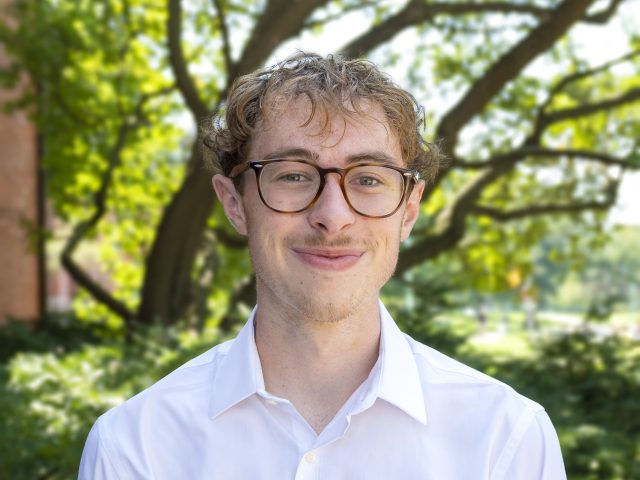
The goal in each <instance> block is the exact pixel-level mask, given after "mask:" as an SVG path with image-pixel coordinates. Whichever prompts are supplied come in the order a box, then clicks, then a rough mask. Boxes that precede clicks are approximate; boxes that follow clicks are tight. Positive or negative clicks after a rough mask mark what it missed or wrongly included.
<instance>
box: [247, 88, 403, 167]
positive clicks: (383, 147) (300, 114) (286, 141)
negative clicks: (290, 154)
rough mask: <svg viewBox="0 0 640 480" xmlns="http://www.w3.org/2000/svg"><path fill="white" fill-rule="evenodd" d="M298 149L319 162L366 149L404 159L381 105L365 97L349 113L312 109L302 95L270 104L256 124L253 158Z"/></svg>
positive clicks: (360, 153)
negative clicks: (272, 105)
mask: <svg viewBox="0 0 640 480" xmlns="http://www.w3.org/2000/svg"><path fill="white" fill-rule="evenodd" d="M350 110H351V111H353V109H350ZM312 113H313V115H312ZM296 149H300V150H306V151H308V152H309V153H310V154H311V155H312V156H313V157H314V158H317V160H318V162H319V163H331V164H337V163H341V160H342V161H344V159H345V158H347V157H353V156H354V155H355V156H357V155H362V154H366V153H367V152H378V153H382V154H384V155H385V156H386V157H388V158H391V159H394V160H395V162H394V163H398V164H402V163H403V162H402V154H401V149H400V143H399V141H398V138H397V136H396V135H395V133H394V132H393V130H392V129H391V128H390V127H389V123H388V120H387V117H386V115H385V113H384V111H383V109H382V107H381V106H380V105H379V104H377V103H374V102H370V101H366V100H363V101H361V102H360V103H359V105H358V112H355V111H354V112H353V114H352V115H348V116H346V115H344V114H340V113H337V112H335V111H331V110H328V109H327V108H321V107H319V106H318V107H317V108H316V110H315V112H313V111H312V106H311V102H310V101H309V100H308V99H306V98H301V97H299V98H297V99H295V100H292V101H290V102H287V103H286V104H285V105H279V106H275V107H271V108H268V109H267V110H266V111H265V113H264V116H263V119H262V120H261V121H260V122H259V123H258V125H257V126H256V130H255V132H254V135H253V138H252V141H251V146H250V150H249V154H250V158H251V159H260V158H266V157H270V156H271V157H273V156H274V155H276V156H277V154H278V152H281V151H282V152H284V151H287V150H296Z"/></svg>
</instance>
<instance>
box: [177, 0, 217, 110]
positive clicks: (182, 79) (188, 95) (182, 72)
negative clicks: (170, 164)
mask: <svg viewBox="0 0 640 480" xmlns="http://www.w3.org/2000/svg"><path fill="white" fill-rule="evenodd" d="M168 2H169V3H168V6H169V16H168V19H167V35H168V39H167V40H168V44H169V63H170V65H171V70H172V71H173V75H174V76H175V79H176V85H177V86H178V89H179V90H180V93H181V94H182V97H183V98H184V101H185V103H186V104H187V107H188V108H189V110H190V111H191V114H192V115H193V117H194V118H195V119H196V122H199V121H200V120H201V119H203V118H204V117H206V115H207V112H208V109H207V106H206V105H205V103H204V102H203V101H202V99H201V98H200V96H199V94H198V91H197V90H196V86H195V84H194V83H193V80H192V79H191V76H190V75H189V72H188V71H187V66H186V63H185V60H184V56H183V54H182V46H181V40H182V5H181V0H168Z"/></svg>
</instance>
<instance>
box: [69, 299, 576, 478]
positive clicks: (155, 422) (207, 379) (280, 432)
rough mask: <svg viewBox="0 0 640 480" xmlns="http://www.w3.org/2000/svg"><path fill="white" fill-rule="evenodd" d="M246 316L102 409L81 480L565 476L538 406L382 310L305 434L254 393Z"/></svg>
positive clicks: (258, 372) (286, 411)
mask: <svg viewBox="0 0 640 480" xmlns="http://www.w3.org/2000/svg"><path fill="white" fill-rule="evenodd" d="M254 316H255V309H254V312H253V314H252V315H251V318H250V319H249V321H248V322H247V324H246V325H245V326H244V328H243V329H242V331H241V332H240V334H239V335H238V337H237V338H236V339H235V340H231V341H229V342H226V343H223V344H221V345H218V346H216V347H214V348H212V349H211V350H209V351H208V352H206V353H204V354H202V355H200V356H199V357H197V358H195V359H193V360H191V361H190V362H188V363H186V364H185V365H183V366H182V367H180V368H178V369H177V370H175V371H174V372H173V373H171V374H170V375H168V376H167V377H165V378H164V379H162V380H160V381H159V382H158V383H156V384H155V385H153V386H152V387H150V388H148V389H147V390H145V391H143V392H141V393H140V394H138V395H136V396H135V397H133V398H131V399H130V400H129V401H127V402H125V403H124V404H122V405H120V406H118V407H116V408H114V409H112V410H110V411H108V412H107V413H105V414H104V415H102V416H101V417H100V418H99V419H98V421H97V422H96V424H95V425H94V426H93V428H92V430H91V433H90V434H89V437H88V439H87V442H86V445H85V448H84V452H83V455H82V461H81V464H80V474H79V478H80V479H81V480H84V479H141V478H145V479H158V480H160V479H162V480H165V479H225V480H226V479H250V480H255V479H277V480H280V479H296V480H302V479H327V480H339V479H345V480H347V479H348V480H356V479H363V480H375V479H394V480H395V479H403V480H410V479H430V480H475V479H487V480H502V479H505V480H525V479H527V480H534V479H535V480H541V479H544V480H564V479H566V475H565V471H564V466H563V463H562V455H561V453H560V446H559V443H558V438H557V436H556V433H555V431H554V429H553V426H552V425H551V421H550V420H549V417H548V416H547V414H546V413H545V411H544V409H543V408H542V407H541V406H540V405H538V404H537V403H535V402H533V401H531V400H528V399H527V398H525V397H523V396H521V395H519V394H518V393H516V392H515V391H514V390H513V389H512V388H511V387H509V386H507V385H505V384H503V383H501V382H499V381H497V380H494V379H492V378H490V377H488V376H486V375H484V374H482V373H479V372H477V371H475V370H473V369H471V368H469V367H466V366H464V365H462V364H461V363H459V362H457V361H455V360H453V359H451V358H449V357H447V356H445V355H443V354H441V353H439V352H437V351H435V350H433V349H432V348H429V347H427V346H425V345H422V344H420V343H418V342H416V341H415V340H413V339H411V338H410V337H408V336H407V335H405V334H403V333H402V332H400V330H399V329H398V327H397V326H396V324H395V322H394V321H393V319H392V318H391V316H390V315H389V313H388V312H387V310H386V309H385V307H384V306H383V305H382V303H380V318H381V340H380V354H379V357H378V361H377V363H376V364H375V366H374V368H373V369H372V371H371V374H370V375H369V377H368V378H367V380H366V381H365V382H364V383H363V384H362V385H361V386H360V387H359V388H358V389H357V390H356V391H355V392H354V394H353V395H352V396H351V398H350V399H349V400H348V401H347V402H346V403H345V405H344V406H343V407H342V408H341V410H340V411H339V412H338V413H337V414H336V416H335V417H334V418H333V420H332V421H331V422H330V423H329V424H328V425H327V427H326V428H325V429H324V430H323V431H322V433H320V434H319V435H318V434H316V433H315V431H314V430H313V429H312V428H311V427H310V426H309V424H308V423H307V422H306V421H305V420H304V418H303V417H302V416H301V415H300V414H299V413H298V412H297V411H296V409H295V407H294V406H293V404H291V402H289V401H288V400H286V399H284V398H278V397H276V396H274V395H271V394H269V392H267V391H266V390H265V386H264V379H263V375H262V368H261V365H260V359H259V357H258V352H257V349H256V345H255V341H254V331H253V318H254Z"/></svg>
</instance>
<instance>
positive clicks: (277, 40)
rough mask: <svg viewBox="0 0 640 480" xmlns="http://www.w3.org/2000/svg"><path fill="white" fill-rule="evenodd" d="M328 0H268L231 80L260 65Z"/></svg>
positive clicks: (297, 31) (297, 32)
mask: <svg viewBox="0 0 640 480" xmlns="http://www.w3.org/2000/svg"><path fill="white" fill-rule="evenodd" d="M328 2H329V0H305V1H303V2H302V1H298V2H290V1H289V0H269V1H268V2H267V6H266V7H265V9H264V11H263V12H262V15H260V18H258V21H257V22H256V25H255V26H254V28H253V31H252V32H251V37H250V38H249V40H248V41H247V44H246V45H245V47H244V50H243V52H242V55H241V56H240V60H239V61H238V62H237V63H236V66H235V69H234V70H233V71H232V72H230V75H229V79H230V80H229V81H232V80H233V79H235V78H236V77H237V76H239V75H244V74H246V73H249V72H250V71H252V70H255V69H256V68H258V67H260V66H261V65H262V64H263V63H264V62H265V61H266V59H267V58H268V57H269V55H270V54H271V53H272V52H273V51H274V50H275V48H276V47H277V46H278V45H280V44H281V43H282V42H284V41H285V40H288V39H289V38H293V37H295V36H296V35H298V34H299V33H300V31H301V30H302V28H303V27H304V22H305V20H306V19H307V18H308V17H309V15H310V14H311V12H313V11H314V10H315V9H316V8H318V7H321V6H322V5H324V4H326V3H328Z"/></svg>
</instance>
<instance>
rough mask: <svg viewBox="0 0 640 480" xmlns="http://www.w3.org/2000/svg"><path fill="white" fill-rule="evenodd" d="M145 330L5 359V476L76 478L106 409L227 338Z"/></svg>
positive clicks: (0, 389)
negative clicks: (93, 427)
mask: <svg viewBox="0 0 640 480" xmlns="http://www.w3.org/2000/svg"><path fill="white" fill-rule="evenodd" d="M139 328H140V330H139V331H138V332H137V334H136V335H135V337H134V339H133V340H132V341H131V342H124V341H122V340H115V339H113V340H104V339H102V341H101V342H98V343H95V344H91V343H86V344H84V345H83V346H82V347H81V348H77V345H76V340H75V339H74V340H71V341H69V343H68V344H66V345H61V346H60V348H59V349H58V350H57V351H56V350H52V351H50V352H45V353H35V352H34V353H26V352H20V353H17V354H16V355H14V356H13V357H12V358H11V360H10V361H9V362H7V363H3V364H2V366H1V367H0V410H2V412H3V415H2V423H0V449H2V451H3V454H2V455H1V456H0V477H2V478H12V479H16V480H22V479H24V480H30V479H33V478H43V479H45V478H46V479H67V478H75V477H76V476H77V469H78V462H79V459H80V452H81V451H82V447H83V445H84V441H85V439H86V436H87V434H88V432H89V429H90V427H91V425H92V424H93V422H94V421H95V420H96V418H98V416H99V415H100V414H102V413H103V412H104V411H106V410H107V409H109V408H111V407H113V406H115V405H117V404H119V403H121V402H123V401H124V400H126V399H127V398H129V397H131V396H133V395H134V394H135V393H137V392H139V391H140V390H142V389H144V388H146V387H148V386H149V385H151V384H152V383H153V382H155V381H156V380H158V379H160V378H161V377H163V376H165V375H166V374H168V373H169V372H171V371H172V370H174V369H175V368H177V367H178V366H179V365H181V364H182V363H184V362H186V361H187V360H189V359H191V358H193V357H195V356H196V355H198V354H199V353H201V352H203V351H205V350H206V349H208V348H210V347H211V346H212V345H213V344H215V343H217V342H218V341H219V340H220V339H219V337H218V336H217V334H216V333H215V332H212V331H208V332H204V334H202V335H196V334H195V332H193V331H181V332H180V331H178V330H176V329H171V330H169V331H167V330H166V329H159V328H157V327H151V328H149V327H147V328H144V327H139ZM38 347H39V346H38ZM4 475H6V477H5V476H4Z"/></svg>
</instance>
